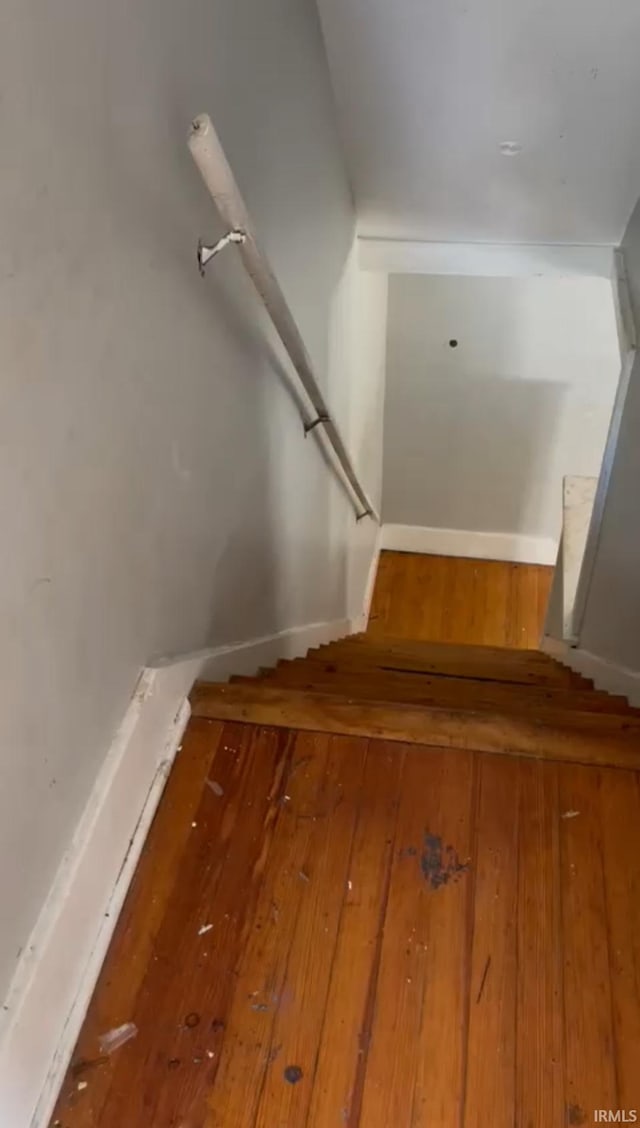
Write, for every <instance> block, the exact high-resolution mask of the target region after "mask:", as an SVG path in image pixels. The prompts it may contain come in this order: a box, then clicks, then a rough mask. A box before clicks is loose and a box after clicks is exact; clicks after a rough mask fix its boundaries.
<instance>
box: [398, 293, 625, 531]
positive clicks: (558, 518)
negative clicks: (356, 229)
mask: <svg viewBox="0 0 640 1128" xmlns="http://www.w3.org/2000/svg"><path fill="white" fill-rule="evenodd" d="M450 340H455V341H457V342H458V344H457V347H455V348H451V347H450V345H449V341H450ZM619 370H620V357H619V348H618V339H617V332H616V323H615V315H614V307H613V301H612V296H611V286H610V283H609V281H608V279H604V278H544V277H542V278H538V277H531V278H460V277H436V276H425V275H418V274H412V275H408V274H403V275H393V276H392V277H391V279H390V284H389V317H388V348H387V380H386V398H385V431H384V473H383V520H384V521H385V522H390V523H393V524H403V525H416V526H426V527H429V528H437V529H442V528H444V529H455V530H465V531H470V532H487V533H490V532H496V533H506V534H522V535H524V536H530V537H544V538H551V539H557V538H558V537H559V534H560V528H561V522H562V478H563V475H564V474H568V473H574V474H586V475H590V474H597V473H598V471H599V467H600V459H601V457H602V451H603V448H604V443H605V439H606V435H607V428H608V425H609V418H610V414H611V406H612V403H613V399H614V395H615V389H616V385H617V380H618V374H619Z"/></svg>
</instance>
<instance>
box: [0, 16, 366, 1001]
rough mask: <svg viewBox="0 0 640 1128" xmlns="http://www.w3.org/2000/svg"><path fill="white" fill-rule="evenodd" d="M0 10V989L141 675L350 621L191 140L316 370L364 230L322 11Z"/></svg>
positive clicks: (337, 531) (317, 497) (292, 413)
mask: <svg viewBox="0 0 640 1128" xmlns="http://www.w3.org/2000/svg"><path fill="white" fill-rule="evenodd" d="M7 2H8V7H7V8H6V9H5V12H4V19H3V34H2V37H1V39H0V71H1V73H2V76H3V81H2V87H3V90H2V99H1V100H0V134H1V136H2V168H3V172H2V176H1V177H0V368H1V371H2V379H1V382H0V383H1V389H0V509H1V512H2V546H3V547H2V556H1V558H0V639H1V640H2V641H1V645H0V694H1V698H2V699H1V702H0V749H1V755H0V782H1V786H0V887H1V889H2V898H3V927H2V929H1V930H0V982H2V984H6V982H7V980H8V979H9V977H10V975H11V972H12V970H13V968H14V966H15V961H16V958H17V956H18V953H19V949H20V947H21V946H22V945H24V943H25V941H26V938H27V936H28V935H29V932H30V929H31V927H32V925H33V924H34V921H35V918H36V915H37V912H38V909H39V907H40V905H41V903H42V901H43V898H44V895H45V892H46V890H47V889H48V887H49V886H50V884H51V881H52V878H53V875H54V872H55V870H56V867H57V864H58V862H59V860H60V857H61V855H62V853H63V851H64V849H65V847H66V846H67V844H68V843H69V840H70V837H71V835H72V832H73V830H74V827H75V826H76V823H77V821H78V818H79V816H80V813H81V811H82V808H83V806H84V803H85V801H86V798H87V795H88V793H89V791H90V788H91V785H92V783H93V781H94V779H95V778H96V774H97V772H98V769H99V766H100V763H101V761H102V759H103V757H104V754H105V751H106V749H107V747H108V745H109V743H110V740H111V738H112V735H113V733H114V729H115V727H116V726H117V724H118V723H119V721H120V720H121V718H122V716H123V713H124V711H125V707H126V705H127V702H128V699H129V695H130V693H131V691H132V689H133V687H134V684H135V680H136V676H137V673H138V671H139V669H140V667H141V666H142V665H143V664H144V663H146V662H148V661H149V660H150V659H151V658H153V657H154V656H157V655H160V654H171V653H176V652H182V651H187V650H191V649H194V648H198V647H202V646H205V645H208V644H213V643H215V644H222V643H225V642H232V641H235V640H242V639H244V638H248V637H254V636H259V635H266V634H270V633H271V632H276V631H278V630H282V629H284V628H286V627H290V626H297V625H301V624H304V623H307V622H319V621H324V620H330V619H334V618H336V617H341V616H343V615H344V614H345V610H346V599H347V572H348V562H347V537H348V535H349V532H350V530H351V528H352V524H351V522H352V516H351V507H350V505H349V504H348V503H347V502H346V500H345V498H344V495H343V493H342V491H341V489H340V487H339V486H338V485H337V484H336V483H335V481H334V480H333V479H332V477H331V475H330V474H329V473H328V472H327V468H326V466H325V464H324V462H323V460H322V458H321V456H320V453H319V450H318V447H317V444H316V443H315V441H313V440H311V439H309V440H307V441H305V439H304V438H303V436H302V428H301V425H300V422H299V418H298V414H297V411H296V408H295V406H294V405H293V403H292V401H291V399H290V397H289V395H288V394H287V392H286V390H285V388H284V387H283V385H282V383H281V381H280V380H279V378H278V374H279V372H280V371H281V366H282V362H281V357H280V353H279V351H278V349H277V348H276V346H275V344H274V338H273V333H272V332H270V331H269V330H268V328H267V326H266V321H265V317H264V315H263V313H262V311H261V310H260V308H259V307H258V305H257V303H256V300H255V299H254V295H253V291H252V289H251V287H250V285H249V283H248V281H247V280H246V279H245V278H244V276H243V274H242V271H241V268H240V266H239V264H238V263H237V261H236V260H235V258H234V254H233V252H232V251H228V252H227V253H226V255H225V256H224V257H223V258H221V259H219V260H218V261H217V262H216V263H215V264H214V266H213V268H212V270H211V273H210V276H209V277H208V278H207V280H206V281H205V282H203V281H201V279H200V278H199V276H198V273H197V270H196V267H195V245H196V241H197V238H198V236H199V235H201V234H202V235H215V234H219V233H220V229H219V227H218V225H217V221H216V217H215V214H214V209H213V205H212V203H211V201H210V199H209V197H208V196H207V194H206V191H205V189H204V187H203V184H202V182H201V180H200V178H199V176H198V174H197V172H196V169H195V166H194V165H193V164H192V161H191V158H190V156H189V154H188V151H187V147H186V133H187V128H188V124H189V120H190V118H191V117H192V116H193V115H194V114H195V113H198V112H200V111H203V110H207V111H209V112H210V113H211V114H212V116H213V119H214V121H215V124H216V126H217V128H218V130H219V132H220V135H221V138H222V142H223V144H224V146H225V147H226V150H227V153H228V156H229V158H230V161H231V164H232V166H233V168H234V170H235V172H236V175H237V178H238V181H239V183H240V186H241V189H242V191H243V192H244V194H245V196H246V199H247V202H248V205H249V208H250V210H251V212H252V214H253V217H254V220H255V224H256V228H257V230H258V232H259V234H260V236H261V238H262V241H263V242H264V244H265V246H266V249H267V252H268V253H269V255H270V256H271V258H272V262H273V265H274V267H275V270H276V273H277V274H278V276H279V277H280V279H281V282H282V285H283V287H284V289H285V291H286V293H287V295H288V298H289V300H290V302H291V305H292V307H293V310H294V313H295V315H296V317H297V319H298V321H299V324H300V327H301V330H302V333H303V336H304V337H305V339H306V342H307V344H308V347H309V349H310V352H311V354H312V356H313V357H314V359H315V361H316V362H317V367H318V369H319V371H320V372H321V373H323V374H324V373H326V371H327V367H328V327H329V321H330V313H331V306H332V302H333V298H334V292H335V288H336V286H337V284H338V281H339V279H340V277H341V272H342V270H343V267H344V263H345V260H346V257H347V254H348V253H349V250H350V247H351V244H352V234H353V222H354V216H353V209H352V201H351V196H350V191H349V188H348V184H347V180H346V177H345V173H344V170H343V164H342V158H341V152H340V148H339V145H338V142H337V138H336V133H335V129H334V120H333V103H332V94H331V90H330V86H329V81H328V77H327V74H326V67H325V58H324V53H323V45H322V40H321V36H320V32H319V27H318V25H317V16H316V12H315V7H314V4H313V3H312V0H186V2H185V3H181V4H179V5H176V4H174V3H171V2H169V0H154V2H152V0H139V2H138V3H136V4H133V5H132V4H130V3H126V2H125V0H114V2H112V3H102V2H99V0H60V3H57V4H55V5H51V4H46V3H44V2H43V0H7ZM338 375H339V374H336V375H335V377H332V378H331V380H330V381H329V383H330V384H331V386H330V387H329V395H330V398H331V397H332V396H333V395H334V393H335V394H336V395H337V396H338V399H340V396H341V395H342V392H341V385H340V381H339V379H338ZM339 410H343V411H347V413H348V405H347V406H346V407H343V408H339Z"/></svg>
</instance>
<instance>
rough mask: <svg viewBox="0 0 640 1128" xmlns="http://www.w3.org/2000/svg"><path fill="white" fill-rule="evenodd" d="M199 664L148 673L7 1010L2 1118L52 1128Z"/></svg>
mask: <svg viewBox="0 0 640 1128" xmlns="http://www.w3.org/2000/svg"><path fill="white" fill-rule="evenodd" d="M199 667H200V661H199V660H198V659H197V658H196V659H194V658H189V659H188V660H185V661H179V662H176V663H174V664H172V665H169V664H167V665H166V666H164V667H162V668H146V669H144V670H143V672H142V674H141V676H140V679H139V681H138V684H137V686H136V690H135V693H134V695H133V698H132V700H131V703H130V705H129V707H128V709H127V712H126V714H125V717H124V720H123V722H122V724H121V726H120V728H119V730H118V732H117V734H116V736H115V739H114V741H113V743H112V745H111V748H110V749H109V751H108V753H107V756H106V758H105V761H104V763H103V765H102V768H101V769H100V773H99V775H98V778H97V780H96V783H95V785H94V788H93V791H92V793H91V796H90V798H89V801H88V803H87V806H86V808H85V810H84V812H83V815H82V818H81V820H80V823H79V824H78V827H77V828H76V832H75V834H74V837H73V841H72V844H71V847H70V849H69V851H68V853H67V854H66V856H65V858H64V859H63V862H62V864H61V866H60V868H59V870H58V873H57V875H56V878H55V881H54V884H53V886H52V888H51V890H50V893H49V896H48V898H47V901H46V902H45V905H44V907H43V910H42V912H41V914H40V917H39V919H38V922H37V924H36V926H35V928H34V931H33V933H32V935H31V937H30V940H29V942H28V944H27V945H26V947H25V950H24V952H23V955H22V958H21V960H20V962H19V965H18V968H17V971H16V974H15V976H14V978H13V981H12V984H11V987H10V990H9V994H8V996H7V999H6V1001H5V1009H4V1011H3V1013H2V1028H0V1124H2V1125H6V1128H44V1126H45V1125H46V1124H47V1123H48V1122H49V1118H50V1115H51V1112H52V1109H53V1105H54V1103H55V1100H56V1096H57V1094H58V1091H59V1088H60V1085H61V1083H62V1079H63V1077H64V1073H65V1070H66V1068H67V1066H68V1063H69V1060H70V1057H71V1053H72V1051H73V1047H74V1045H75V1042H76V1039H77V1036H78V1033H79V1031H80V1026H81V1024H82V1020H83V1018H84V1015H85V1012H86V1008H87V1006H88V1004H89V1001H90V999H91V995H92V992H93V989H94V986H95V983H96V980H97V977H98V974H99V971H100V967H101V965H102V962H103V960H104V956H105V954H106V951H107V948H108V945H109V941H110V939H111V936H112V933H113V930H114V927H115V924H116V921H117V919H118V914H119V912H120V909H121V907H122V903H123V901H124V896H125V893H126V891H127V888H128V886H129V883H130V881H131V878H132V876H133V871H134V869H135V866H136V863H137V860H138V857H139V854H140V850H141V848H142V844H143V842H144V840H145V837H146V835H147V831H148V829H149V826H150V823H151V819H152V818H153V814H154V811H155V809H156V806H157V804H158V801H159V799H160V796H161V794H162V790H163V787H164V784H165V782H166V779H167V776H168V773H169V769H170V767H171V764H172V761H173V758H174V756H175V753H176V749H177V747H178V744H179V743H180V739H181V736H182V733H183V731H184V728H185V725H186V723H187V721H188V719H189V712H190V710H189V704H188V701H187V700H186V695H187V694H188V692H189V690H190V689H191V686H192V684H193V681H194V679H195V678H196V677H197V675H198V672H199Z"/></svg>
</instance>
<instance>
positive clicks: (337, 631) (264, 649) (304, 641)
mask: <svg viewBox="0 0 640 1128" xmlns="http://www.w3.org/2000/svg"><path fill="white" fill-rule="evenodd" d="M352 633H353V626H352V623H351V620H350V619H332V620H330V621H329V622H326V623H309V624H307V626H305V627H292V628H291V629H290V630H287V631H280V632H279V633H278V634H273V635H264V636H263V637H262V638H254V639H250V640H249V642H236V643H230V644H229V645H228V646H219V647H217V648H216V649H215V650H205V651H202V653H201V658H202V671H201V674H200V677H201V678H202V679H203V680H204V681H225V680H226V679H227V678H230V677H231V676H232V675H233V674H244V675H245V676H248V677H251V676H252V675H253V674H255V673H257V672H258V670H259V669H260V667H261V666H273V665H275V663H276V662H279V661H280V660H281V659H284V658H301V657H302V656H303V655H305V654H306V653H307V650H310V649H311V648H312V647H314V646H322V645H323V644H324V643H325V642H335V641H336V639H339V638H344V636H345V635H348V634H352Z"/></svg>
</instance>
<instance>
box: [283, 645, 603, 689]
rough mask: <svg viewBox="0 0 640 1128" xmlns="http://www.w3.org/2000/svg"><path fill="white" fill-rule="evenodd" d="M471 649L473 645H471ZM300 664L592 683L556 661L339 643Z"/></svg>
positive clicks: (550, 682) (538, 682) (517, 680)
mask: <svg viewBox="0 0 640 1128" xmlns="http://www.w3.org/2000/svg"><path fill="white" fill-rule="evenodd" d="M469 649H471V648H469ZM294 661H295V662H297V663H298V664H300V663H307V662H313V663H316V664H324V665H327V664H331V663H334V664H335V665H340V666H341V667H343V666H350V667H351V668H352V669H354V670H362V671H365V670H367V669H373V668H377V669H379V670H383V671H385V672H386V671H389V672H390V673H394V672H402V671H408V672H414V673H416V674H431V675H432V676H434V677H459V678H473V679H474V680H478V681H503V682H509V683H512V684H514V685H549V686H575V687H577V688H582V689H588V688H590V687H591V682H590V681H588V680H587V679H586V678H583V677H581V676H580V675H579V674H575V673H574V672H573V670H569V669H567V668H566V667H565V666H561V665H560V664H559V663H554V662H552V663H551V664H550V665H543V666H540V667H534V668H531V667H529V666H527V665H523V664H518V663H511V662H510V661H509V660H508V658H503V660H502V662H501V663H500V664H498V663H497V662H494V663H493V664H491V665H489V664H487V663H486V662H485V661H484V660H483V658H482V656H481V654H480V653H478V652H476V653H474V654H464V653H462V654H460V655H451V654H443V655H441V656H437V655H435V654H434V655H432V656H431V657H430V656H428V655H425V656H423V657H421V656H420V655H419V654H417V653H410V652H403V651H401V650H391V649H386V648H380V647H378V648H375V649H374V648H372V647H367V648H364V647H363V648H362V650H358V651H354V650H352V649H349V648H348V647H346V646H344V647H342V645H340V646H339V644H335V645H334V646H333V647H332V648H327V649H326V650H325V649H324V648H323V649H322V650H316V651H310V652H309V654H308V655H307V657H306V658H296V659H294Z"/></svg>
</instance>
